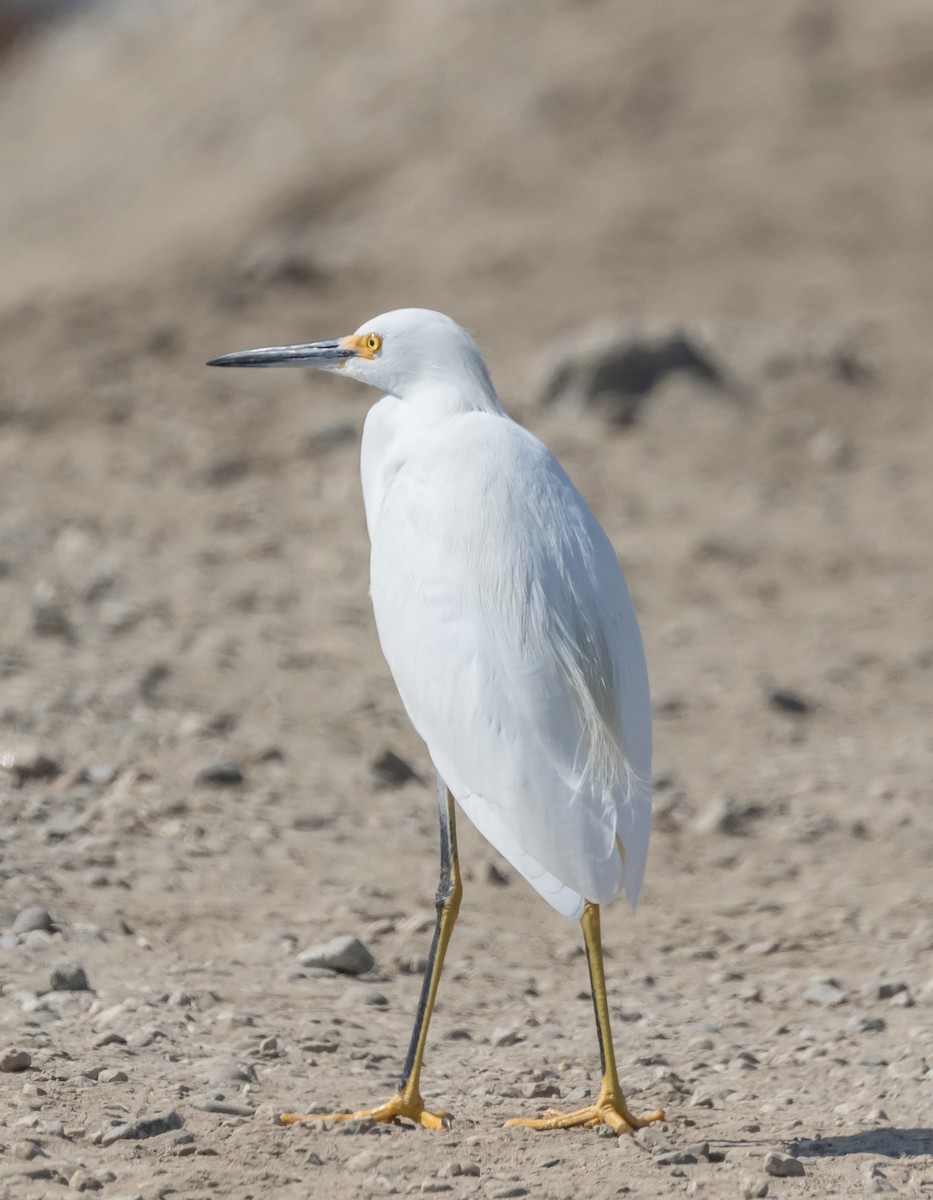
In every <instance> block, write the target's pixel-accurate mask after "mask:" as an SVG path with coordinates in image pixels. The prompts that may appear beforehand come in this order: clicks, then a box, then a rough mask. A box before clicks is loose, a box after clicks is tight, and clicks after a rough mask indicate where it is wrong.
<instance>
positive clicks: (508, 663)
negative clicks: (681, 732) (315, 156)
mask: <svg viewBox="0 0 933 1200" xmlns="http://www.w3.org/2000/svg"><path fill="white" fill-rule="evenodd" d="M365 330H374V331H375V332H377V333H379V334H380V335H381V337H382V338H383V351H382V352H383V354H385V356H386V358H387V359H388V357H389V355H390V354H391V353H392V349H391V348H392V347H393V343H394V342H396V339H397V340H398V342H400V343H401V342H403V343H404V346H403V348H402V351H401V352H402V353H404V362H405V364H406V365H408V366H409V371H408V373H407V377H406V374H405V372H404V370H403V368H402V365H401V364H396V363H395V362H394V361H393V362H392V363H388V364H386V365H387V368H388V369H386V370H385V371H384V372H381V371H379V372H377V371H376V370H375V368H376V360H373V361H367V360H359V359H357V360H353V361H351V362H348V364H347V366H346V368H345V370H346V372H347V373H348V374H351V373H352V374H354V375H356V376H357V377H358V378H360V379H362V380H364V381H365V382H370V380H371V379H372V382H376V383H377V385H378V379H377V378H374V376H376V375H377V374H378V376H379V377H380V378H381V377H383V375H384V377H385V378H386V379H387V381H388V380H390V379H391V380H392V382H393V384H394V387H395V389H396V391H395V394H392V395H387V396H384V397H383V398H382V399H381V400H380V401H379V402H378V403H377V404H376V405H375V406H374V407H373V408H372V409H371V411H370V413H369V415H368V417H367V420H366V426H365V430H364V434H363V448H362V480H363V495H364V500H365V505H366V519H367V524H368V527H369V534H370V538H371V541H372V558H371V589H372V601H373V609H374V612H375V617H376V625H377V628H378V631H379V640H380V642H381V645H382V649H383V652H384V654H385V656H386V660H387V662H388V664H389V668H390V669H391V671H392V675H393V677H394V678H395V682H396V685H397V686H398V690H399V693H400V695H401V698H402V702H403V703H404V705H405V708H406V710H407V712H408V715H409V717H410V719H411V721H412V724H413V725H414V726H415V728H416V730H417V731H418V733H419V734H420V735H421V737H422V738H423V739H424V741H425V742H426V743H427V746H428V750H429V752H430V754H431V758H432V759H433V761H434V765H435V766H436V768H437V770H438V772H439V773H440V775H441V777H442V778H443V779H444V780H445V782H446V783H447V785H448V787H449V788H450V789H451V791H452V792H453V794H454V796H455V798H456V800H457V802H458V803H459V805H460V807H461V808H462V809H463V811H464V812H465V813H466V815H467V816H468V817H469V818H470V820H471V821H472V822H473V823H474V825H476V827H477V828H478V829H479V831H480V832H481V833H482V834H483V835H484V836H485V837H486V838H488V840H489V841H490V842H491V843H492V844H493V846H495V848H496V849H497V850H498V851H499V853H500V854H502V855H503V857H505V858H506V859H507V860H508V861H509V862H510V863H511V864H512V865H513V866H514V867H515V869H516V870H517V871H519V872H520V873H521V874H522V875H524V877H525V878H526V879H527V880H528V881H529V883H531V884H532V886H533V887H535V888H536V889H537V890H538V891H539V892H540V893H541V895H542V896H543V897H544V898H545V899H546V900H547V901H548V902H549V903H550V904H552V905H553V906H554V907H555V908H556V909H558V911H560V912H562V913H563V914H564V915H566V916H568V917H577V916H579V915H580V913H581V912H582V909H583V901H584V899H587V900H592V901H594V902H597V903H603V902H605V901H607V900H610V899H612V897H613V896H615V895H616V893H617V892H618V891H619V888H620V885H621V884H622V883H623V881H624V884H625V889H626V892H627V894H628V897H629V899H630V901H631V903H632V905H633V906H634V904H635V902H636V900H637V898H638V892H639V889H640V887H641V882H642V878H643V875H644V868H645V859H646V856H647V852H648V832H649V828H650V823H651V787H650V780H651V706H650V699H649V694H648V676H647V671H646V668H645V660H644V654H643V651H642V645H641V637H640V635H639V631H638V624H637V620H636V617H635V611H634V608H633V605H632V601H631V598H630V596H629V593H628V589H627V588H626V585H625V580H624V579H623V576H622V572H621V570H620V568H619V565H618V561H617V559H616V556H615V552H614V551H613V549H612V546H611V544H610V542H609V540H608V538H607V537H606V535H605V533H603V531H602V529H601V528H600V525H599V523H598V522H597V520H596V518H595V517H594V516H593V514H592V513H591V511H590V509H589V508H588V507H587V505H586V502H585V501H584V500H583V498H582V497H581V496H580V494H579V492H578V491H577V490H576V488H575V487H574V486H573V484H572V483H571V482H570V480H569V479H568V478H567V475H566V474H565V473H564V471H563V469H562V468H561V466H560V464H559V463H558V462H557V460H556V459H555V458H554V456H553V455H552V454H551V453H550V451H549V450H548V449H547V448H546V447H545V446H544V445H543V444H542V443H541V442H540V441H538V439H537V438H535V437H533V436H532V434H530V433H528V432H527V430H525V429H523V428H522V427H521V426H520V425H517V424H516V423H515V422H514V421H512V420H511V418H510V417H508V416H507V415H506V413H505V412H504V411H503V410H502V407H501V405H500V403H499V400H498V398H497V396H496V394H495V392H494V390H493V388H492V384H491V382H490V381H489V377H488V374H487V372H486V370H485V367H484V366H483V363H482V359H481V358H480V355H479V351H478V349H477V348H476V346H475V344H474V343H473V341H472V339H471V338H470V337H469V335H468V334H467V333H465V331H463V330H462V329H460V328H459V327H458V326H457V325H455V324H454V322H453V321H450V320H449V319H448V318H447V317H443V316H441V315H440V314H438V313H430V312H424V311H422V310H417V309H416V310H401V311H399V312H394V313H388V314H386V315H384V316H382V317H377V318H375V319H374V320H372V321H369V322H367V323H366V325H365V327H363V328H362V329H361V330H360V334H362V333H364V331H365ZM416 348H417V353H415V352H414V351H415V349H416ZM393 359H394V355H393ZM617 836H618V838H619V840H620V842H621V844H622V846H623V847H624V865H623V857H622V853H621V852H620V847H619V844H618V842H617V841H616V837H617Z"/></svg>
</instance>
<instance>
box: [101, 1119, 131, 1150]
mask: <svg viewBox="0 0 933 1200" xmlns="http://www.w3.org/2000/svg"><path fill="white" fill-rule="evenodd" d="M136 1137H139V1134H138V1133H137V1132H136V1126H135V1125H132V1124H129V1123H126V1122H124V1123H123V1124H121V1125H111V1126H110V1128H109V1129H105V1130H104V1132H103V1134H102V1135H101V1139H100V1144H101V1145H102V1146H112V1145H113V1143H114V1142H122V1141H124V1140H126V1139H129V1138H136Z"/></svg>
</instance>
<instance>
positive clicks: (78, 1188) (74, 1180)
mask: <svg viewBox="0 0 933 1200" xmlns="http://www.w3.org/2000/svg"><path fill="white" fill-rule="evenodd" d="M103 1186H104V1185H103V1183H102V1181H101V1180H100V1179H98V1177H97V1176H96V1175H92V1174H91V1173H90V1171H85V1169H84V1168H83V1167H79V1168H78V1169H77V1171H75V1173H74V1174H73V1175H72V1176H71V1178H70V1179H69V1180H68V1187H69V1189H70V1190H71V1191H73V1192H99V1191H101V1190H102V1188H103Z"/></svg>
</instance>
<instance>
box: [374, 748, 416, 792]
mask: <svg viewBox="0 0 933 1200" xmlns="http://www.w3.org/2000/svg"><path fill="white" fill-rule="evenodd" d="M370 770H371V771H372V775H373V782H374V783H375V784H376V787H380V788H397V787H401V786H402V785H403V784H406V783H408V781H409V780H411V779H419V776H418V774H417V773H416V772H415V771H414V770H413V769H412V768H411V767H410V766H409V765H408V763H407V762H405V760H404V758H399V756H398V755H397V754H393V752H392V751H391V750H386V751H384V752H383V753H382V754H380V755H379V757H378V758H377V759H375V760H374V761H373V763H372V766H371V768H370Z"/></svg>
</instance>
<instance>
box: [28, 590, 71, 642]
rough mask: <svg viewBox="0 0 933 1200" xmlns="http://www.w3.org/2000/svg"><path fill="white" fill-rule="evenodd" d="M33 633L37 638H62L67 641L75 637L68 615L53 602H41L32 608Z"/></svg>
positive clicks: (60, 606) (59, 605)
mask: <svg viewBox="0 0 933 1200" xmlns="http://www.w3.org/2000/svg"><path fill="white" fill-rule="evenodd" d="M32 631H33V633H34V634H35V635H36V637H60V638H64V639H65V640H66V641H70V640H71V639H72V638H73V637H74V628H73V626H72V624H71V621H70V619H69V617H68V613H67V612H66V611H65V609H64V608H63V607H62V605H61V604H56V603H55V602H54V601H53V600H40V601H38V602H37V603H35V604H34V605H33V606H32Z"/></svg>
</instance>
